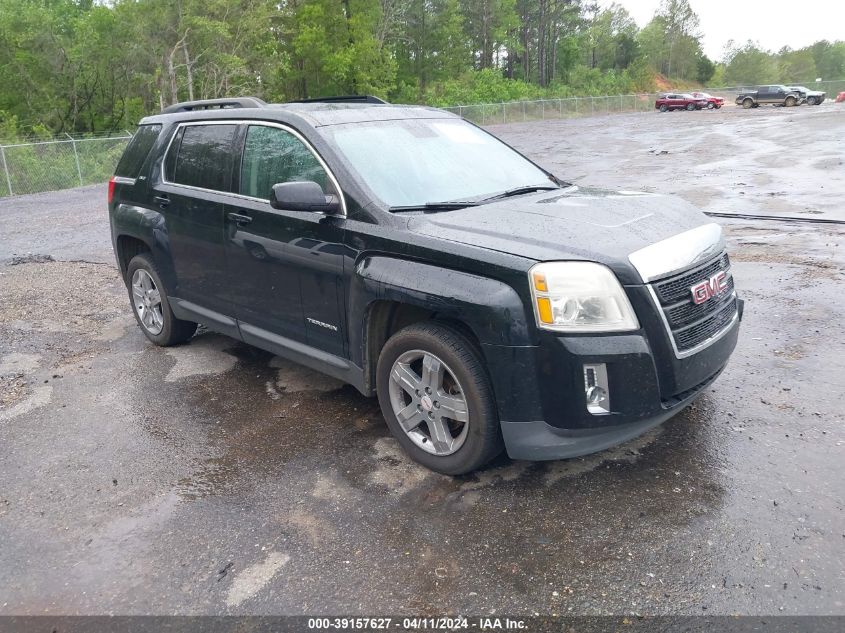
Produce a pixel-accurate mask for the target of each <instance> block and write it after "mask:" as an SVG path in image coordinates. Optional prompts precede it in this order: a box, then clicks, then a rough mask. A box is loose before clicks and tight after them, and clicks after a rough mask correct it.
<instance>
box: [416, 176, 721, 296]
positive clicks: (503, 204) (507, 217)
mask: <svg viewBox="0 0 845 633" xmlns="http://www.w3.org/2000/svg"><path fill="white" fill-rule="evenodd" d="M708 223H710V220H708V218H706V217H705V216H704V215H703V214H702V213H701V212H700V211H698V210H697V209H696V208H695V207H693V206H692V205H690V204H689V203H687V202H685V201H684V200H681V199H680V198H676V197H673V196H664V195H658V194H651V193H640V192H632V191H602V190H598V189H584V188H580V187H569V188H567V189H563V190H561V191H552V192H549V191H543V192H538V193H536V194H530V195H526V196H519V197H515V198H505V199H503V200H501V201H500V202H495V203H490V204H483V205H480V206H477V207H467V208H465V209H458V210H455V211H441V212H438V213H430V214H424V215H419V216H414V217H412V218H411V220H410V223H409V228H410V230H412V231H414V232H415V233H418V234H420V235H426V236H429V237H433V238H437V239H443V240H448V241H451V242H459V243H461V244H469V245H473V246H478V247H481V248H486V249H490V250H495V251H499V252H502V253H508V254H511V255H517V256H520V257H525V258H528V259H533V260H537V261H550V260H567V259H568V260H586V261H594V262H599V263H601V264H605V265H606V266H609V267H610V268H611V269H612V270H613V271H614V272H615V273H616V274H617V276H618V277H619V278H620V280H621V281H622V282H623V283H628V284H632V283H633V284H636V283H642V280H641V279H640V276H639V274H638V273H637V272H636V270H635V269H634V267H633V266H632V265H631V263H630V261H628V255H630V254H631V253H633V252H634V251H637V250H640V249H641V248H643V247H645V246H648V245H650V244H654V243H655V242H659V241H661V240H665V239H666V238H669V237H672V236H674V235H677V234H678V233H682V232H684V231H688V230H690V229H692V228H695V227H697V226H701V225H703V224H708Z"/></svg>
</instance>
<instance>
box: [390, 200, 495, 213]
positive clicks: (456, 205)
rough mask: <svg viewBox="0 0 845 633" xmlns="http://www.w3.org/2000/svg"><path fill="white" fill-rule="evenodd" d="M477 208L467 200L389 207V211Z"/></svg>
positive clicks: (474, 203)
mask: <svg viewBox="0 0 845 633" xmlns="http://www.w3.org/2000/svg"><path fill="white" fill-rule="evenodd" d="M475 206H478V203H477V202H471V201H469V200H455V201H452V202H426V203H425V204H410V205H407V206H399V207H390V210H391V211H454V210H455V209H463V208H464V207H475Z"/></svg>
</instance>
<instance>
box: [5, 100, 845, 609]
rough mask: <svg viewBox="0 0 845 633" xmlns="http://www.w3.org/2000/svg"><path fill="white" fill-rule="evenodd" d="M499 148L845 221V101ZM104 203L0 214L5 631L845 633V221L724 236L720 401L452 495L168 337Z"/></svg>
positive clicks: (273, 389) (338, 397)
mask: <svg viewBox="0 0 845 633" xmlns="http://www.w3.org/2000/svg"><path fill="white" fill-rule="evenodd" d="M491 129H492V131H494V132H495V133H496V134H499V135H500V136H502V137H503V138H504V139H506V140H507V141H508V142H510V143H512V144H513V145H514V146H516V147H517V148H518V149H520V150H521V151H523V152H524V153H526V154H527V155H529V156H530V157H532V158H534V159H536V160H537V161H538V162H540V163H541V164H543V165H544V166H546V167H548V168H550V169H551V170H552V171H554V172H555V173H557V174H558V175H559V176H561V177H563V178H565V179H569V180H572V181H574V182H576V183H579V184H585V185H595V186H603V187H607V188H615V189H624V190H631V189H637V190H648V191H671V192H675V193H677V194H679V195H680V196H682V197H684V198H686V199H688V200H690V201H692V202H694V203H696V204H698V205H699V206H700V207H701V208H703V209H704V210H707V211H716V212H733V213H754V214H759V213H765V214H774V215H777V214H780V215H787V216H797V217H806V218H838V219H845V204H843V201H845V169H843V161H845V146H843V144H842V143H843V139H845V105H843V107H837V106H834V105H832V104H831V105H828V104H825V105H823V106H820V107H817V108H809V107H801V108H792V109H789V110H786V109H776V108H766V109H764V108H761V109H759V110H754V111H741V110H733V109H729V108H726V109H724V110H722V111H717V112H694V113H687V112H679V113H671V114H657V113H648V114H631V115H618V116H607V117H595V118H588V119H579V120H569V121H545V122H539V123H530V124H518V125H508V126H497V127H493V128H491ZM104 198H105V189H104V187H101V186H98V187H87V188H83V189H78V190H72V191H66V192H58V193H53V194H40V195H37V196H29V197H24V198H14V199H7V200H2V201H0V218H2V219H3V220H4V223H3V228H2V229H0V231H2V233H0V614H146V613H155V614H242V613H250V614H314V613H319V614H344V613H345V614H366V615H374V614H379V613H381V614H387V613H391V614H427V615H433V614H446V613H449V614H457V613H464V614H469V613H472V614H525V615H527V614H533V613H539V614H552V613H561V614H570V615H571V614H590V615H592V614H658V615H663V614H708V615H716V614H793V615H794V614H840V615H845V582H843V581H844V580H845V511H844V510H843V506H844V505H845V492H844V491H845V474H843V464H845V411H843V406H842V395H843V378H842V376H843V375H844V374H843V372H845V354H844V353H843V352H845V350H843V341H845V336H843V334H845V332H844V331H843V330H845V326H843V321H842V318H841V315H842V313H843V311H845V299H843V292H842V289H843V263H845V262H843V259H845V256H843V237H845V231H843V227H841V226H837V225H824V224H807V223H803V224H802V223H793V222H783V221H748V220H736V219H720V220H719V221H720V222H722V223H723V224H724V225H725V227H726V232H727V235H728V239H729V249H730V252H731V256H732V258H733V262H734V272H735V279H736V284H737V289H738V291H739V292H740V293H741V295H742V296H743V297H744V298H745V299H746V301H747V304H746V311H745V318H744V321H743V324H742V332H741V337H740V342H739V346H738V348H737V350H736V353H735V355H734V357H733V358H732V360H731V362H730V364H729V366H728V368H727V370H726V371H725V373H724V374H723V375H722V376H721V377H720V378H719V380H718V381H717V382H716V383H715V384H714V385H713V387H711V388H710V389H709V390H708V392H707V393H706V394H705V395H703V396H702V397H701V398H700V399H699V400H698V401H697V402H696V403H695V404H694V405H692V406H691V407H689V408H688V409H686V410H685V411H683V412H682V413H681V414H679V415H678V416H677V417H675V418H674V419H672V420H670V421H669V422H667V423H666V424H664V425H663V426H662V427H660V428H658V429H657V430H655V431H653V432H651V433H649V434H647V435H645V436H643V437H641V438H639V439H637V440H635V441H633V442H630V443H628V444H625V445H623V446H620V447H617V448H614V449H611V450H608V451H605V452H603V453H600V454H597V455H593V456H589V457H585V458H581V459H574V460H568V461H560V462H550V463H529V462H513V461H510V460H508V459H507V458H504V457H503V458H501V459H499V460H498V461H497V462H496V463H494V464H493V465H492V466H491V467H489V468H487V469H485V470H483V471H481V472H478V473H476V474H474V475H471V476H467V477H460V478H450V477H444V476H440V475H437V474H434V473H431V472H429V471H426V470H424V469H422V468H420V467H418V466H416V465H414V464H413V463H411V462H409V461H408V460H407V459H406V458H405V456H404V455H403V453H402V452H401V451H400V450H399V448H398V445H397V444H396V442H395V441H394V440H393V439H391V437H390V436H389V435H388V432H387V429H386V428H385V424H384V421H383V419H382V418H381V415H380V413H379V411H378V406H377V403H376V402H375V401H374V400H368V399H365V398H363V397H361V396H360V395H358V394H357V392H356V391H355V390H354V389H352V388H351V387H345V386H343V385H340V384H338V383H336V382H334V381H333V380H329V379H326V378H323V377H320V376H318V375H316V374H314V373H313V372H310V371H308V370H306V369H304V368H301V367H298V366H296V365H294V364H292V363H288V362H286V361H283V360H281V359H279V358H274V357H273V356H272V355H270V354H267V353H264V352H262V351H259V350H257V349H254V348H250V347H248V346H246V345H243V344H241V343H238V342H236V341H234V340H230V339H226V338H224V337H221V336H218V335H215V334H211V333H208V332H202V331H201V332H200V333H199V334H198V336H197V337H196V338H195V339H194V340H193V341H192V342H191V343H190V344H189V345H185V346H181V347H176V348H170V349H160V348H156V347H153V346H151V345H150V344H148V343H147V342H146V339H144V337H143V336H142V335H141V333H140V331H139V330H138V329H137V327H136V326H135V323H134V320H133V319H132V316H131V313H130V309H129V304H128V298H127V296H126V291H125V289H124V288H123V286H122V284H121V282H120V280H119V279H118V276H117V272H116V269H115V266H114V264H113V260H112V255H111V251H110V245H109V238H108V220H107V215H106V211H105V204H104ZM83 229H84V231H83ZM35 255H37V256H38V257H34V256H35ZM51 259H53V260H54V261H51Z"/></svg>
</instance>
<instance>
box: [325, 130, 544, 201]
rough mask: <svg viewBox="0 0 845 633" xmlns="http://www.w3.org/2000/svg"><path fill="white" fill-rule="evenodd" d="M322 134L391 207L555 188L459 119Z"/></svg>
mask: <svg viewBox="0 0 845 633" xmlns="http://www.w3.org/2000/svg"><path fill="white" fill-rule="evenodd" d="M318 130H319V131H320V133H321V134H322V135H323V136H324V137H325V138H326V140H327V141H328V142H329V143H330V144H332V145H333V147H334V148H335V149H336V151H337V152H338V154H340V156H341V157H342V158H343V159H344V160H345V162H346V163H347V164H348V166H349V167H350V168H351V169H352V170H353V171H354V172H356V173H357V174H358V175H359V176H360V178H361V179H362V180H363V181H364V182H365V183H366V185H367V186H368V187H369V188H370V189H371V190H372V192H373V193H374V194H375V195H376V196H377V197H378V198H380V199H381V200H382V201H383V202H384V203H385V204H386V205H387V206H389V207H401V206H415V205H423V204H426V203H431V202H444V201H456V200H459V201H464V200H472V199H479V198H482V197H485V196H491V195H495V194H498V193H501V192H504V191H507V190H510V189H513V188H516V187H524V186H532V185H538V186H549V185H553V184H554V183H553V182H552V181H551V179H550V177H549V176H548V174H546V173H545V172H544V171H543V170H541V169H540V168H539V167H537V166H536V165H534V164H533V163H531V162H530V161H529V160H528V159H526V158H524V157H523V156H520V155H519V154H518V153H517V152H515V151H514V150H512V149H511V148H510V147H508V146H507V145H505V144H504V143H502V142H501V141H500V140H499V139H497V138H496V137H494V136H492V135H490V134H487V133H486V132H483V131H482V130H480V129H478V128H477V127H475V126H474V125H470V124H469V123H467V122H465V121H462V120H460V119H401V120H393V121H370V122H364V123H345V124H339V125H326V126H323V127H321V128H318Z"/></svg>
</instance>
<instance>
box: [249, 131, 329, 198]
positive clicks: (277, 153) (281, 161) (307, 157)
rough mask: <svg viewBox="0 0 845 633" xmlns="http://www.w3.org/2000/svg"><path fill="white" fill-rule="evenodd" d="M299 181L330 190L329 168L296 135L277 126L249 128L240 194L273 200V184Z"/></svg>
mask: <svg viewBox="0 0 845 633" xmlns="http://www.w3.org/2000/svg"><path fill="white" fill-rule="evenodd" d="M295 180H311V181H313V182H316V183H317V184H318V185H320V186H321V187H322V188H323V191H327V188H326V187H327V184H328V178H327V175H326V171H325V169H323V166H322V165H321V164H320V161H318V160H317V157H316V156H314V154H313V153H312V152H311V150H310V149H309V148H308V147H307V146H306V145H305V144H304V143H303V142H302V141H300V140H299V139H298V138H297V137H296V136H294V135H293V134H291V133H290V132H288V131H286V130H282V129H280V128H277V127H269V126H266V125H251V126H249V129H248V130H247V134H246V142H245V143H244V156H243V161H242V162H241V178H240V190H239V193H241V194H243V195H245V196H252V197H253V198H261V199H263V200H269V199H270V192H271V191H272V189H273V185H275V184H277V183H280V182H291V181H295Z"/></svg>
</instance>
